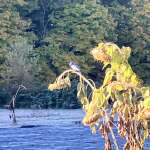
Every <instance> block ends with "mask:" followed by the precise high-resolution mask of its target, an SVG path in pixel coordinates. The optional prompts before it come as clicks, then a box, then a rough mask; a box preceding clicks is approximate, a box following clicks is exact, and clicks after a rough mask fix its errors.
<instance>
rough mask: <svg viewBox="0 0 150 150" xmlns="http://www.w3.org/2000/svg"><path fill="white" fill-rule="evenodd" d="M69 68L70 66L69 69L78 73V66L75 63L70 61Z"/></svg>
mask: <svg viewBox="0 0 150 150" xmlns="http://www.w3.org/2000/svg"><path fill="white" fill-rule="evenodd" d="M69 66H70V68H71V69H72V70H74V71H77V72H80V67H79V65H78V64H76V63H75V62H73V61H70V62H69Z"/></svg>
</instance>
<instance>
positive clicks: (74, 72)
mask: <svg viewBox="0 0 150 150" xmlns="http://www.w3.org/2000/svg"><path fill="white" fill-rule="evenodd" d="M68 73H73V74H76V75H78V76H79V77H80V78H81V79H82V80H84V82H86V83H87V84H88V85H89V86H90V87H91V89H92V90H94V89H95V85H94V86H93V85H92V84H91V82H90V81H89V80H88V79H86V78H85V77H84V76H83V75H82V74H81V73H80V72H77V71H74V70H72V69H69V70H66V71H64V72H63V73H62V74H61V75H60V76H59V77H58V78H57V80H60V79H61V78H62V77H63V76H65V74H68Z"/></svg>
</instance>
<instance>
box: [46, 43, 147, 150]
mask: <svg viewBox="0 0 150 150" xmlns="http://www.w3.org/2000/svg"><path fill="white" fill-rule="evenodd" d="M130 53H131V49H130V48H129V47H122V48H119V47H118V46H117V45H116V44H113V43H110V42H109V43H99V44H98V46H97V47H95V48H94V49H93V50H92V51H91V54H92V55H93V57H94V59H95V60H97V61H100V62H102V63H103V65H104V68H105V69H106V71H105V78H104V81H103V84H102V85H101V86H100V87H96V86H95V84H94V82H93V81H92V80H89V79H86V78H85V77H84V76H83V75H82V73H81V72H78V71H76V70H74V69H69V70H66V71H64V72H63V73H62V74H61V75H60V76H59V77H58V78H57V79H56V81H55V82H54V83H53V84H50V85H49V87H48V88H49V90H54V89H63V88H66V87H70V85H71V83H70V74H71V73H73V74H76V75H77V76H79V84H78V92H77V96H78V98H79V99H80V101H81V103H82V104H83V109H84V110H85V112H86V115H85V117H84V119H83V124H84V125H88V126H90V127H91V129H92V131H93V132H96V131H98V132H100V133H101V135H102V137H103V138H104V140H105V150H111V149H113V148H112V142H114V144H115V147H116V148H115V149H116V150H119V145H118V143H117V141H116V139H115V135H114V133H113V130H112V128H113V127H116V128H117V130H118V134H119V135H120V136H121V137H122V138H124V139H125V140H126V144H125V145H124V149H125V150H141V149H143V147H144V141H145V139H146V138H147V137H149V135H150V134H149V133H150V132H149V124H150V122H149V119H150V87H144V86H143V85H142V82H141V80H140V79H139V77H138V76H137V75H136V74H135V73H134V72H133V70H132V68H131V66H130V64H129V63H128V58H129V56H130ZM88 88H90V90H88ZM110 102H111V103H110ZM114 120H115V121H117V123H115V122H114ZM110 134H111V135H112V139H113V141H111V138H110Z"/></svg>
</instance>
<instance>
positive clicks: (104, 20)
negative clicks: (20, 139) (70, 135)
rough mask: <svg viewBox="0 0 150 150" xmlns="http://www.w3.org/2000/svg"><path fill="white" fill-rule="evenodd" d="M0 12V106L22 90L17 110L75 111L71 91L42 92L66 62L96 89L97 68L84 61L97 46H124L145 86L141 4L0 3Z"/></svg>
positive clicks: (87, 0) (85, 0) (126, 0)
mask: <svg viewBox="0 0 150 150" xmlns="http://www.w3.org/2000/svg"><path fill="white" fill-rule="evenodd" d="M0 6H1V7H0V104H2V105H4V104H7V102H8V101H9V100H10V98H11V97H12V95H13V94H14V93H15V92H16V89H17V88H18V86H19V85H20V84H23V85H24V86H25V87H27V90H23V91H21V93H20V94H19V95H18V97H17V102H18V103H17V106H18V107H19V106H20V107H30V106H34V107H45V108H48V107H54V108H55V107H66V108H70V107H71V106H73V108H76V107H79V103H78V102H77V98H76V96H75V94H74V91H75V90H76V88H75V85H74V88H75V89H74V88H73V90H71V91H69V93H70V95H68V96H67V95H66V94H67V93H66V94H64V93H63V92H54V93H51V92H48V91H46V86H47V84H48V83H49V82H50V81H53V80H54V79H55V78H56V76H58V74H59V73H60V72H61V71H62V70H64V69H67V68H68V67H69V66H68V62H69V61H75V62H76V63H79V64H80V68H81V70H82V72H83V73H84V74H85V75H87V76H89V77H90V78H91V79H93V80H94V81H96V84H97V85H99V84H100V83H101V81H102V79H103V76H102V75H103V71H102V68H101V64H99V63H97V62H95V61H93V60H92V59H91V56H90V55H89V52H90V49H91V48H92V47H94V46H96V45H97V44H98V42H99V41H113V42H115V43H117V44H118V45H119V46H123V45H125V46H127V45H128V46H130V47H131V48H132V49H133V51H132V54H131V58H130V62H131V64H132V66H133V69H134V70H135V71H136V72H137V73H138V75H139V76H140V77H141V78H142V79H143V81H144V83H145V84H149V80H148V78H149V75H150V71H149V69H150V64H149V63H150V50H149V43H150V41H149V39H150V38H149V33H150V31H149V30H150V28H149V26H148V25H149V20H150V19H149V7H150V4H149V2H148V1H147V0H138V1H137V0H97V1H96V0H34V1H30V0H0ZM97 68H98V69H97ZM98 79H100V80H98ZM75 80H76V79H74V83H76V81H75ZM97 81H98V82H97ZM43 89H45V90H43ZM69 96H71V97H73V98H74V102H73V103H74V105H72V104H70V102H71V98H70V99H69V98H68V99H66V97H69ZM53 97H57V98H56V99H54V98H53ZM60 99H61V100H60ZM47 103H48V105H47ZM59 103H61V104H59Z"/></svg>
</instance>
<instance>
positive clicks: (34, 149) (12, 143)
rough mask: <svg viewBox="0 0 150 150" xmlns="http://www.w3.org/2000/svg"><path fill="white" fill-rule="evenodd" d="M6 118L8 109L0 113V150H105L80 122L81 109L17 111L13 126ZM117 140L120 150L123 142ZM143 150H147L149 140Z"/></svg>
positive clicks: (101, 141) (98, 139) (81, 116)
mask: <svg viewBox="0 0 150 150" xmlns="http://www.w3.org/2000/svg"><path fill="white" fill-rule="evenodd" d="M8 116H9V111H8V110H0V150H103V149H104V143H103V139H102V138H100V136H99V135H98V134H96V135H92V134H91V132H90V130H89V128H88V127H84V126H83V125H82V124H80V123H79V122H80V121H81V120H82V118H83V116H84V113H83V112H82V110H51V109H50V110H16V116H17V124H16V125H13V124H12V122H11V121H10V119H9V117H8ZM114 131H115V130H114ZM115 132H116V131H115ZM117 140H118V142H119V145H120V149H122V148H121V147H122V146H123V143H124V142H123V141H122V140H120V138H119V137H117ZM145 147H146V148H145V149H146V150H150V141H149V140H147V141H146V144H145Z"/></svg>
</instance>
